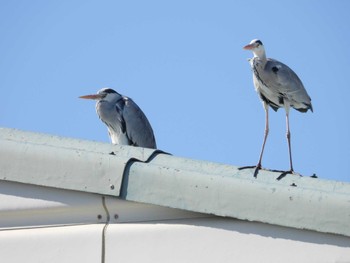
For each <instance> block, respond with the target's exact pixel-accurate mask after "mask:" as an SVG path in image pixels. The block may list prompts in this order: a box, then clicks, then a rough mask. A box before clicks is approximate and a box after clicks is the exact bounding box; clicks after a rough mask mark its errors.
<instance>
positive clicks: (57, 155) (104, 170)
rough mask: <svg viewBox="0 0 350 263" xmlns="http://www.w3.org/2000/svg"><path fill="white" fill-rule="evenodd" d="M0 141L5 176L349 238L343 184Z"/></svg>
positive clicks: (47, 141) (119, 151)
mask: <svg viewBox="0 0 350 263" xmlns="http://www.w3.org/2000/svg"><path fill="white" fill-rule="evenodd" d="M41 138H43V139H41ZM0 141H1V146H3V145H4V146H5V147H1V148H0V153H1V155H2V156H5V155H6V158H4V159H3V158H1V160H0V167H1V168H2V172H1V174H0V178H1V179H3V180H10V181H11V180H13V181H19V182H25V183H32V184H38V185H47V186H54V187H59V188H64V189H71V190H79V191H86V192H93V193H100V194H107V195H114V196H118V195H119V193H120V196H121V197H122V198H123V199H126V200H130V201H137V202H143V203H149V204H156V205H162V206H166V207H171V208H179V209H184V210H189V211H194V212H202V213H208V214H214V215H218V216H227V217H234V218H238V219H242V220H249V221H259V222H264V223H269V224H276V225H280V226H287V227H294V228H299V229H310V230H316V231H319V232H326V233H334V234H341V235H346V236H350V184H349V183H345V182H336V181H329V180H321V179H314V178H305V177H299V176H294V175H287V176H286V177H285V178H283V179H282V180H280V181H277V180H276V178H277V177H278V176H279V173H272V172H265V171H261V172H260V173H259V176H258V178H257V179H255V178H254V177H253V176H252V171H251V170H242V171H239V170H238V169H237V167H235V166H231V165H224V164H218V163H211V162H204V161H197V160H191V159H186V158H179V157H174V156H169V155H166V154H157V151H153V150H150V149H143V148H138V147H129V146H113V145H109V144H104V143H96V142H88V141H81V140H74V139H68V138H60V137H56V136H54V137H52V136H49V135H44V134H34V133H29V132H22V131H17V130H11V129H0ZM41 141H43V142H44V143H41ZM112 151H113V152H114V154H115V155H111V154H110V152H112ZM43 156H44V157H43ZM139 157H141V158H139ZM134 158H136V159H139V160H142V161H146V162H147V163H144V162H139V161H135V162H134V161H133V160H135V159H134ZM12 160H14V162H12ZM11 162H12V163H11ZM14 163H15V164H16V165H14ZM56 163H57V164H58V165H57V164H56ZM38 164H40V165H38ZM32 166H33V167H32ZM38 166H39V167H40V169H35V168H37V167H38ZM61 166H63V167H64V168H61ZM3 167H5V170H4V171H5V173H4V172H3ZM28 175H29V177H30V179H28V178H25V179H23V177H28ZM20 180H22V181H20ZM116 182H118V183H116ZM111 186H114V187H115V188H114V189H111ZM119 188H121V191H119Z"/></svg>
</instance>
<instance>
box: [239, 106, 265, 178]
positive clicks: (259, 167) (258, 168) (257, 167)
mask: <svg viewBox="0 0 350 263" xmlns="http://www.w3.org/2000/svg"><path fill="white" fill-rule="evenodd" d="M263 106H264V110H265V132H264V140H263V144H262V147H261V152H260V157H259V162H258V164H257V165H254V166H244V167H240V168H238V170H243V169H247V168H255V170H254V177H257V176H258V173H259V170H260V169H261V161H262V157H263V154H264V149H265V143H266V139H267V136H268V134H269V105H268V104H267V103H266V102H265V101H264V102H263Z"/></svg>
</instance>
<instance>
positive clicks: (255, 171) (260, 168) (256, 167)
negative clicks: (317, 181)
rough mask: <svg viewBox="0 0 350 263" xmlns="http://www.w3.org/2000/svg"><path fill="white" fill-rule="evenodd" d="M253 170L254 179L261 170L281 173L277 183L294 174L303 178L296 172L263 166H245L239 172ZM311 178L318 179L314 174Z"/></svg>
mask: <svg viewBox="0 0 350 263" xmlns="http://www.w3.org/2000/svg"><path fill="white" fill-rule="evenodd" d="M253 168H255V170H254V178H257V177H258V173H259V170H265V171H270V172H275V173H281V174H280V175H279V176H278V177H277V178H276V180H277V181H279V180H281V179H282V178H284V177H285V176H286V175H287V174H294V175H299V176H302V175H301V174H298V173H296V172H294V170H288V171H282V170H275V169H266V168H262V167H261V165H251V166H243V167H239V168H238V170H244V169H253ZM311 177H312V178H317V176H316V175H315V174H313V175H312V176H311Z"/></svg>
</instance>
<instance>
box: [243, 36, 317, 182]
mask: <svg viewBox="0 0 350 263" xmlns="http://www.w3.org/2000/svg"><path fill="white" fill-rule="evenodd" d="M243 48H244V49H246V50H251V51H252V52H253V54H254V57H253V58H251V59H250V60H249V63H250V66H251V68H252V71H253V82H254V86H255V90H256V91H257V93H258V94H259V96H260V99H261V100H262V102H263V106H264V110H265V133H264V140H263V144H262V148H261V152H260V157H259V161H258V164H257V165H256V166H246V167H241V168H240V169H245V168H255V171H254V177H256V176H257V174H258V172H259V170H260V169H262V167H261V161H262V156H263V153H264V148H265V143H266V139H267V136H268V134H269V106H270V107H271V108H272V109H273V110H274V111H277V110H278V109H279V108H282V107H283V108H284V109H285V111H286V126H287V142H288V151H289V163H290V170H289V171H285V172H283V173H282V174H281V176H280V177H279V178H282V177H283V176H285V175H286V174H288V173H291V174H293V173H294V169H293V162H292V150H291V133H290V129H289V110H290V107H293V108H294V109H296V110H298V111H300V112H307V111H308V110H311V111H313V109H312V105H311V98H310V96H309V95H308V94H307V92H306V90H305V88H304V85H303V83H302V82H301V80H300V79H299V77H298V76H297V74H295V72H294V71H293V70H292V69H290V68H289V67H288V66H287V65H285V64H283V63H281V62H279V61H277V60H275V59H271V58H266V54H265V48H264V45H263V44H262V42H261V41H260V40H258V39H254V40H252V41H251V42H250V43H249V44H248V45H246V46H244V47H243Z"/></svg>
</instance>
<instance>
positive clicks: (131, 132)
mask: <svg viewBox="0 0 350 263" xmlns="http://www.w3.org/2000/svg"><path fill="white" fill-rule="evenodd" d="M79 98H82V99H93V100H97V102H96V112H97V114H98V116H99V118H100V119H101V121H103V122H104V123H105V124H106V125H107V128H108V134H109V137H110V138H111V141H112V143H113V144H121V145H132V146H139V147H145V148H153V149H156V148H157V145H156V141H155V138H154V134H153V130H152V127H151V124H150V123H149V121H148V119H147V117H146V116H145V114H144V113H143V112H142V110H141V109H140V108H139V106H137V104H136V103H135V102H134V101H133V100H132V99H131V98H129V97H126V96H123V95H121V94H119V93H118V92H116V91H115V90H113V89H110V88H103V89H101V90H99V91H98V92H97V94H93V95H84V96H80V97H79Z"/></svg>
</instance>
